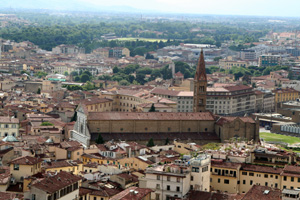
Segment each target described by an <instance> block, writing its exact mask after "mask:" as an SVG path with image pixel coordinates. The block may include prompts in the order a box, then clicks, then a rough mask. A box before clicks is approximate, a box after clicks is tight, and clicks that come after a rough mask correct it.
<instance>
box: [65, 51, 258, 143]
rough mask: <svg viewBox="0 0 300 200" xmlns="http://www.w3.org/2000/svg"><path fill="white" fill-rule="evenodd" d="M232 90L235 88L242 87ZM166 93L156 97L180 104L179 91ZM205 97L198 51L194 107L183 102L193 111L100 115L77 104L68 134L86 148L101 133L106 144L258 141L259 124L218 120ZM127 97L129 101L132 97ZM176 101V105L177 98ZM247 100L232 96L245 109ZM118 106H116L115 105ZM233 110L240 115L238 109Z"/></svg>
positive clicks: (238, 119) (234, 119)
mask: <svg viewBox="0 0 300 200" xmlns="http://www.w3.org/2000/svg"><path fill="white" fill-rule="evenodd" d="M233 87H234V88H235V89H236V88H238V87H242V86H233ZM244 89H246V90H249V92H250V93H251V94H252V93H253V102H254V103H255V96H254V92H253V91H252V88H250V87H247V88H244ZM158 90H160V89H156V91H154V90H152V91H151V92H152V93H153V94H160V91H158ZM236 90H237V89H236ZM236 90H232V91H231V93H234V92H235V91H236ZM169 92H170V93H169V94H164V96H159V97H162V98H170V97H171V95H172V96H174V97H176V98H177V97H180V101H181V100H182V99H184V98H183V97H184V95H183V96H182V95H179V94H180V92H176V91H169ZM183 93H186V92H183ZM162 94H163V93H162ZM206 95H207V78H206V72H205V63H204V56H203V51H201V54H200V59H199V63H198V67H197V72H196V75H195V78H194V97H193V100H194V107H193V106H192V105H193V100H192V99H191V98H188V99H186V100H187V102H189V103H190V105H189V108H190V109H192V108H193V109H194V112H188V111H186V113H184V112H179V113H174V112H163V113H162V112H148V113H139V112H130V110H129V109H128V110H127V109H126V110H125V109H123V112H100V111H97V110H88V109H86V107H85V106H82V105H79V106H78V109H77V121H76V123H75V125H74V130H73V131H72V132H71V137H72V138H73V139H75V140H77V141H79V142H81V143H83V144H84V145H85V146H90V143H91V141H95V140H96V138H97V137H98V135H99V134H101V136H102V137H103V139H104V140H105V141H108V140H113V139H119V140H126V141H136V142H139V143H142V144H146V143H147V142H148V141H149V139H151V138H152V139H153V140H154V141H155V143H163V142H164V141H165V140H166V138H168V139H169V140H175V139H180V140H183V141H193V142H196V143H201V144H205V143H209V142H220V141H221V142H223V141H225V140H229V139H230V138H232V137H241V138H245V139H247V140H249V141H250V140H253V141H258V139H259V134H258V133H259V124H258V122H256V121H254V120H253V119H252V118H250V117H243V118H239V117H220V116H216V115H214V114H213V113H211V112H207V111H206ZM187 96H190V94H188V95H187ZM120 98H121V97H120ZM126 98H127V100H129V99H132V98H133V97H126ZM177 100H178V103H179V98H178V99H177ZM247 100H249V101H250V100H251V97H250V96H247V97H245V99H241V98H239V99H237V98H236V97H235V101H237V102H236V103H237V104H241V105H242V106H245V107H246V108H247V109H248V107H249V106H250V103H247V102H246V103H245V102H244V101H247ZM187 102H186V103H187ZM129 104H130V105H131V106H133V105H134V103H131V102H128V103H127V104H126V105H127V106H129ZM117 105H119V104H118V103H117ZM180 105H181V104H180ZM120 106H121V103H120ZM124 106H125V103H124ZM120 109H121V108H120ZM187 109H188V108H187ZM236 109H237V111H240V112H242V110H240V109H239V108H236ZM249 109H250V108H249ZM253 110H254V109H253ZM117 111H119V110H117ZM120 111H122V110H120ZM126 111H127V112H126ZM183 111H185V110H183Z"/></svg>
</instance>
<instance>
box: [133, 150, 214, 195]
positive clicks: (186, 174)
mask: <svg viewBox="0 0 300 200" xmlns="http://www.w3.org/2000/svg"><path fill="white" fill-rule="evenodd" d="M139 181H140V182H139V186H140V187H141V188H149V189H152V190H154V191H155V192H153V193H152V194H151V199H155V200H166V199H168V198H169V197H179V198H183V197H184V196H185V195H186V194H187V193H188V192H189V190H190V189H193V190H199V191H209V185H210V156H207V155H205V154H203V155H200V156H198V157H197V158H194V159H191V160H190V161H183V160H176V161H175V164H166V165H157V166H155V167H150V168H147V169H146V171H145V176H144V177H142V178H140V179H139Z"/></svg>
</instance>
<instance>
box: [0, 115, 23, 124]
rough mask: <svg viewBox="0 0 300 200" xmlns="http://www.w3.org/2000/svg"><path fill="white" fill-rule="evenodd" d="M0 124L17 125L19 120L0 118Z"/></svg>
mask: <svg viewBox="0 0 300 200" xmlns="http://www.w3.org/2000/svg"><path fill="white" fill-rule="evenodd" d="M0 123H7V124H18V123H19V119H17V118H10V117H6V116H0Z"/></svg>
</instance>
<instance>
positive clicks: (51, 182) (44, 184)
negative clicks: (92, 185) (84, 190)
mask: <svg viewBox="0 0 300 200" xmlns="http://www.w3.org/2000/svg"><path fill="white" fill-rule="evenodd" d="M81 179H82V178H81V177H79V176H76V175H73V174H71V173H68V172H65V171H61V172H59V173H58V174H57V175H55V176H50V177H47V178H45V179H43V180H42V181H40V182H37V183H35V184H33V185H32V186H31V187H35V188H38V189H40V190H42V191H45V192H47V193H50V194H52V193H54V192H56V191H59V190H61V189H63V188H65V187H67V186H69V185H71V184H74V183H76V182H78V181H80V180H81Z"/></svg>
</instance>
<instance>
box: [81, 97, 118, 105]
mask: <svg viewBox="0 0 300 200" xmlns="http://www.w3.org/2000/svg"><path fill="white" fill-rule="evenodd" d="M112 101H113V100H111V99H106V98H98V97H93V98H88V99H84V100H82V101H81V103H82V104H85V105H92V104H98V103H106V102H112Z"/></svg>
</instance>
